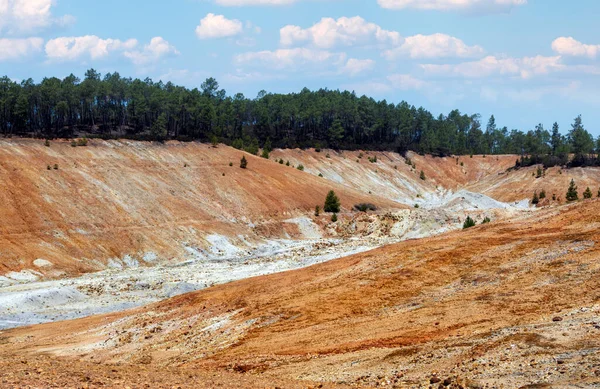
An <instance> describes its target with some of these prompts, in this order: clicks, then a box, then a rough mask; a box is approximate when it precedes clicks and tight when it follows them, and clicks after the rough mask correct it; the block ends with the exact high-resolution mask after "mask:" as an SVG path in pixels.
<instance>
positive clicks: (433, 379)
mask: <svg viewBox="0 0 600 389" xmlns="http://www.w3.org/2000/svg"><path fill="white" fill-rule="evenodd" d="M441 381H442V380H441V379H440V378H438V377H431V379H430V380H429V383H430V384H437V383H438V382H441Z"/></svg>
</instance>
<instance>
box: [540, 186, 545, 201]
mask: <svg viewBox="0 0 600 389" xmlns="http://www.w3.org/2000/svg"><path fill="white" fill-rule="evenodd" d="M545 198H546V190H545V189H542V191H541V192H540V200H543V199H545Z"/></svg>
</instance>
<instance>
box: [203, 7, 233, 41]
mask: <svg viewBox="0 0 600 389" xmlns="http://www.w3.org/2000/svg"><path fill="white" fill-rule="evenodd" d="M243 29H244V25H243V24H242V22H240V21H239V20H236V19H233V20H232V19H227V18H226V17H225V16H223V15H215V14H213V13H209V14H208V15H206V16H205V17H204V18H203V19H202V20H200V24H199V25H198V27H196V36H197V37H198V38H199V39H213V38H226V37H231V36H235V35H238V34H241V33H242V31H243Z"/></svg>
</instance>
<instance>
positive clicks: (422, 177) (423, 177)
mask: <svg viewBox="0 0 600 389" xmlns="http://www.w3.org/2000/svg"><path fill="white" fill-rule="evenodd" d="M419 177H420V178H421V179H422V180H423V181H425V180H426V179H427V178H426V177H425V172H424V171H423V170H421V175H420V176H419Z"/></svg>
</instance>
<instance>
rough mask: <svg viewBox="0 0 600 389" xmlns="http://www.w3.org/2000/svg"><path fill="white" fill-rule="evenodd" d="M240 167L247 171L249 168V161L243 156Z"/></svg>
mask: <svg viewBox="0 0 600 389" xmlns="http://www.w3.org/2000/svg"><path fill="white" fill-rule="evenodd" d="M240 167H241V168H242V169H246V168H247V167H248V160H247V159H246V157H245V156H243V157H242V160H241V161H240Z"/></svg>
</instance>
